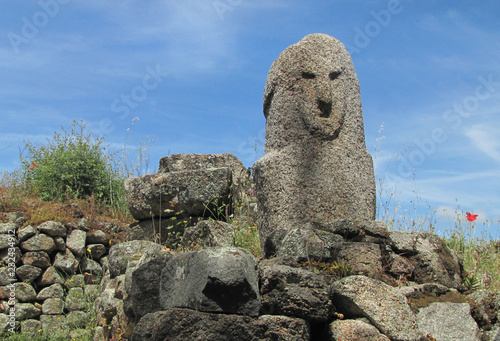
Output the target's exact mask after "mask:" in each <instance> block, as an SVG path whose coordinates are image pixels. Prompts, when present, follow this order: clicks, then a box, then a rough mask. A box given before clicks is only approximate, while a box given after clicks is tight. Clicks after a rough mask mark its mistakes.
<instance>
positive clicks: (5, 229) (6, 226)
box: [0, 223, 17, 236]
mask: <svg viewBox="0 0 500 341" xmlns="http://www.w3.org/2000/svg"><path fill="white" fill-rule="evenodd" d="M16 231H17V225H16V224H14V223H0V234H10V235H11V236H14V235H15V233H16Z"/></svg>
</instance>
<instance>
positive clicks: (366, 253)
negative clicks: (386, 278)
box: [331, 243, 383, 279]
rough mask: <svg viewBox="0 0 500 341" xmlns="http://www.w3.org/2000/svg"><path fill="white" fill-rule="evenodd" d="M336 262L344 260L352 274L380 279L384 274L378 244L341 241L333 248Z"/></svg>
mask: <svg viewBox="0 0 500 341" xmlns="http://www.w3.org/2000/svg"><path fill="white" fill-rule="evenodd" d="M331 254H332V258H333V259H334V260H335V261H336V262H339V263H340V262H344V263H345V264H347V265H348V266H349V268H351V274H352V275H365V276H368V277H371V278H376V279H380V278H381V275H382V272H383V270H382V253H381V252H380V247H379V246H378V245H377V244H372V243H339V244H337V245H334V246H333V247H332V249H331Z"/></svg>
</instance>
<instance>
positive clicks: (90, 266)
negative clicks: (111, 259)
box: [80, 258, 103, 276]
mask: <svg viewBox="0 0 500 341" xmlns="http://www.w3.org/2000/svg"><path fill="white" fill-rule="evenodd" d="M80 268H81V271H82V272H86V273H89V274H93V275H97V276H102V275H103V271H102V266H101V265H100V264H99V263H97V262H96V261H95V260H92V259H89V258H84V259H83V260H82V262H81V265H80Z"/></svg>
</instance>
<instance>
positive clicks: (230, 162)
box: [158, 153, 255, 218]
mask: <svg viewBox="0 0 500 341" xmlns="http://www.w3.org/2000/svg"><path fill="white" fill-rule="evenodd" d="M209 168H227V169H229V170H230V172H231V199H232V200H231V201H232V202H231V204H232V206H233V208H236V207H240V206H241V204H242V203H248V202H253V201H255V198H253V197H252V194H249V193H247V190H248V188H249V187H250V186H251V181H250V173H249V171H248V170H247V169H246V168H245V167H244V166H243V163H242V162H241V161H240V160H238V158H237V157H236V156H234V155H233V154H231V153H223V154H174V155H170V156H165V157H163V158H161V159H160V164H159V168H158V173H168V172H182V171H186V170H192V171H200V170H204V169H209ZM240 211H241V210H236V209H235V210H234V214H235V216H237V215H238V214H240V213H242V212H240ZM226 218H227V217H226Z"/></svg>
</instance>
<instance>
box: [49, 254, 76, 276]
mask: <svg viewBox="0 0 500 341" xmlns="http://www.w3.org/2000/svg"><path fill="white" fill-rule="evenodd" d="M78 265H79V262H78V260H77V259H76V258H75V256H74V255H73V253H72V252H71V251H70V250H69V249H66V250H65V251H64V252H58V253H57V254H56V257H55V259H54V263H53V266H54V267H55V268H56V269H57V270H58V271H60V272H62V273H64V274H66V275H73V274H74V273H75V272H76V270H78Z"/></svg>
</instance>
